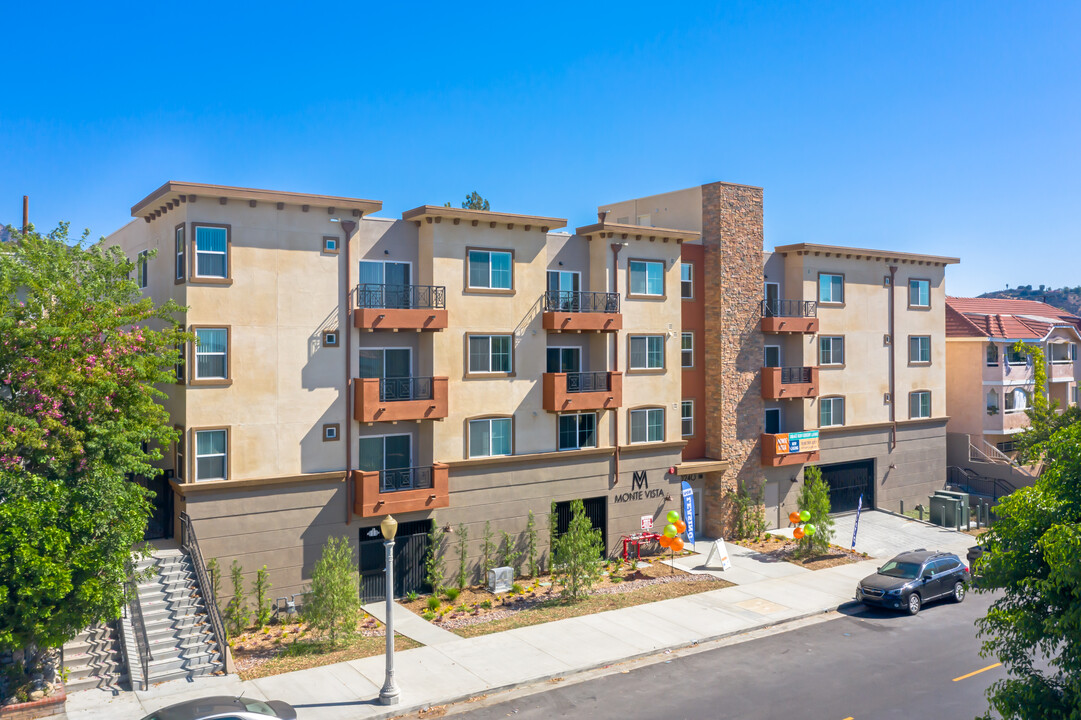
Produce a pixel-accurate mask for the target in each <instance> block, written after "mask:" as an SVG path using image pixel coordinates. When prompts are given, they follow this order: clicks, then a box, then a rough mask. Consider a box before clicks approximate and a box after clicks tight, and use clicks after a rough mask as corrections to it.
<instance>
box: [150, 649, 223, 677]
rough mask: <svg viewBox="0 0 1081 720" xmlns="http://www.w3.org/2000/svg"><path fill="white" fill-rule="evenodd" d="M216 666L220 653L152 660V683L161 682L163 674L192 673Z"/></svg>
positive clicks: (202, 653)
mask: <svg viewBox="0 0 1081 720" xmlns="http://www.w3.org/2000/svg"><path fill="white" fill-rule="evenodd" d="M216 664H219V663H218V653H216V652H215V653H211V652H200V653H191V654H190V655H180V656H176V657H170V658H164V659H162V660H151V661H150V663H149V670H150V681H151V682H160V681H159V680H158V678H160V677H161V676H162V675H163V674H168V673H172V672H174V671H177V670H182V671H184V672H192V671H194V670H195V669H197V668H199V667H200V666H203V665H207V666H213V665H216Z"/></svg>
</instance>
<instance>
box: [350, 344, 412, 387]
mask: <svg viewBox="0 0 1081 720" xmlns="http://www.w3.org/2000/svg"><path fill="white" fill-rule="evenodd" d="M412 374H413V351H412V350H411V349H409V348H361V351H360V376H361V377H362V378H379V379H380V380H384V379H390V378H407V377H410V376H411V375H412Z"/></svg>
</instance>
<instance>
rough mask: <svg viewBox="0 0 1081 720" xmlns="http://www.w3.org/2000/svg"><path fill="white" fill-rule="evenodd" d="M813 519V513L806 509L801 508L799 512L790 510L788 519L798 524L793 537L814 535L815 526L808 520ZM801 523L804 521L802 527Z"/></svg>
mask: <svg viewBox="0 0 1081 720" xmlns="http://www.w3.org/2000/svg"><path fill="white" fill-rule="evenodd" d="M810 519H811V513H809V512H807V511H806V510H800V511H799V512H794V511H793V512H790V513H789V514H788V521H789V522H790V523H792V524H793V525H795V526H796V529H795V530H793V531H792V537H794V538H796V539H797V540H799V539H800V538H802V537H803V536H804V535H806V536H807V537H813V536H814V534H815V532H817V530H815V526H814V525H812V524H811V523H809V522H807V521H808V520H810ZM800 523H803V527H800Z"/></svg>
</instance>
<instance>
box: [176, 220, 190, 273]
mask: <svg viewBox="0 0 1081 720" xmlns="http://www.w3.org/2000/svg"><path fill="white" fill-rule="evenodd" d="M174 239H175V242H176V248H175V250H174V253H175V255H176V279H177V280H183V279H184V275H185V273H186V272H187V270H188V269H187V266H186V265H185V262H186V261H185V259H184V258H185V257H186V256H187V253H186V252H185V250H186V246H185V240H184V226H183V225H177V226H176V231H175V238H174Z"/></svg>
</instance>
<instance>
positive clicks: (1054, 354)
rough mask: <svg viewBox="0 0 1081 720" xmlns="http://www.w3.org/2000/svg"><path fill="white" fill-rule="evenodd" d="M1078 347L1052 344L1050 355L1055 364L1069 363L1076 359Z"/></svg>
mask: <svg viewBox="0 0 1081 720" xmlns="http://www.w3.org/2000/svg"><path fill="white" fill-rule="evenodd" d="M1076 350H1077V346H1076V345H1074V344H1073V343H1051V344H1050V346H1049V347H1048V351H1049V352H1048V355H1049V356H1050V358H1051V362H1053V363H1068V362H1070V361H1071V360H1073V359H1075V357H1076V354H1077V353H1076Z"/></svg>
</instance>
